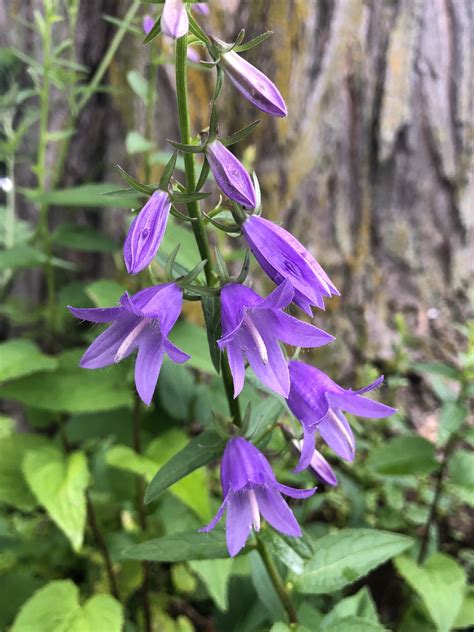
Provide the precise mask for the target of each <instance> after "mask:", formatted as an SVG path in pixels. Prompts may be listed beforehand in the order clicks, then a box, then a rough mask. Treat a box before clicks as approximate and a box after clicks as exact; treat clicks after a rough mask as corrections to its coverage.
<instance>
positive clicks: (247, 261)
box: [235, 250, 250, 283]
mask: <svg viewBox="0 0 474 632" xmlns="http://www.w3.org/2000/svg"><path fill="white" fill-rule="evenodd" d="M249 268H250V250H246V251H245V258H244V262H243V264H242V269H241V270H240V272H239V276H237V277H236V278H235V283H243V282H244V281H245V279H246V278H247V275H248V273H249Z"/></svg>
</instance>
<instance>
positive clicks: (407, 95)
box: [0, 0, 473, 372]
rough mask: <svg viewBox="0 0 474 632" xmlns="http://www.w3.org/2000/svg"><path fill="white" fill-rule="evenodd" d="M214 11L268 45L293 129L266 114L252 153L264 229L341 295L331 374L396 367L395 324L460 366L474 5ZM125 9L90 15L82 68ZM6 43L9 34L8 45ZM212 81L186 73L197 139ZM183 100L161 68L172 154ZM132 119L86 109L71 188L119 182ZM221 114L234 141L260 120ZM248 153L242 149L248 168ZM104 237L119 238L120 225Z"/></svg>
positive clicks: (114, 111) (135, 111)
mask: <svg viewBox="0 0 474 632" xmlns="http://www.w3.org/2000/svg"><path fill="white" fill-rule="evenodd" d="M38 4H39V0H28V2H24V3H22V9H21V11H22V12H23V14H25V13H31V10H32V7H33V6H37V5H38ZM210 5H211V9H212V11H211V17H210V18H209V19H208V22H207V26H208V27H209V28H211V29H212V31H213V32H215V33H220V34H222V35H223V36H224V37H226V38H227V39H228V40H229V41H231V40H232V38H233V37H234V36H235V35H236V34H237V32H238V31H239V29H240V27H241V26H242V25H244V26H247V36H248V37H251V36H254V35H256V34H258V33H260V32H262V31H264V30H267V29H270V30H273V31H274V36H273V38H271V39H270V40H268V41H267V42H265V43H264V44H263V45H262V46H261V47H259V48H257V49H254V50H252V51H250V52H248V53H245V54H244V55H245V57H246V58H247V59H248V60H249V61H251V62H254V63H255V64H256V65H258V66H259V67H260V68H261V69H262V70H263V71H265V72H267V73H268V75H269V76H270V77H272V78H274V80H275V82H276V83H277V85H278V86H279V87H280V89H281V91H282V93H283V95H284V97H285V99H286V101H287V103H288V109H289V117H288V118H287V119H284V120H274V119H270V118H269V117H267V116H266V115H261V116H260V117H259V118H261V119H262V124H261V125H260V126H259V128H258V129H257V132H256V134H255V135H254V136H253V137H252V139H251V140H250V141H248V143H249V144H250V143H253V144H254V147H253V149H254V152H255V165H256V166H257V165H258V175H259V178H260V182H261V186H262V189H263V194H264V205H265V213H266V215H267V216H270V217H272V218H273V219H275V220H281V221H283V222H284V224H285V225H286V226H287V227H288V228H289V229H290V230H292V231H293V232H294V233H295V234H296V235H297V236H298V237H299V238H301V239H302V241H303V242H304V243H305V244H306V245H307V246H309V247H310V248H311V249H312V250H313V252H314V253H315V254H316V256H317V257H318V259H319V260H320V262H321V263H322V265H323V266H324V267H325V268H326V269H327V271H328V272H329V273H330V275H331V276H332V277H333V279H334V280H335V282H336V285H337V286H338V287H339V289H340V291H341V294H342V298H341V299H340V300H335V299H333V300H331V301H329V302H328V317H323V318H322V319H319V320H320V321H321V322H324V325H325V326H326V327H327V328H328V329H329V328H330V325H329V324H328V318H329V320H332V319H334V323H333V327H332V329H333V330H335V331H336V334H337V336H338V339H339V342H338V343H337V345H338V346H337V345H336V347H335V348H336V350H338V353H336V354H335V356H334V357H335V363H336V364H337V365H338V366H339V367H340V366H341V363H342V365H343V366H345V367H346V372H350V371H351V367H352V365H353V360H357V361H361V360H366V359H368V360H371V361H374V362H376V363H377V362H379V363H380V365H381V366H383V367H386V366H387V365H389V364H390V362H392V360H393V358H394V354H395V352H394V347H395V346H396V345H397V344H398V343H399V338H400V334H399V332H398V331H397V328H396V327H395V324H394V322H395V320H396V318H397V314H399V313H400V314H403V315H404V317H405V318H406V321H407V326H408V329H409V331H410V332H411V333H414V334H416V336H417V337H418V338H419V339H420V340H421V341H422V352H423V354H424V355H425V356H426V355H428V356H430V355H434V356H444V357H446V356H448V357H451V356H454V355H455V352H456V351H457V348H456V345H457V336H456V333H455V329H454V328H453V326H452V324H453V322H454V321H456V322H463V321H464V320H465V318H466V316H467V312H468V285H469V275H470V273H472V255H471V257H470V256H469V255H470V252H469V245H471V246H472V234H473V214H472V207H471V199H472V198H471V197H470V195H472V182H473V178H472V151H471V150H472V119H471V118H470V116H471V111H472V108H471V106H472V102H471V95H472V69H471V66H470V64H471V56H470V53H471V50H472V40H471V33H472V26H473V24H472V23H473V16H472V4H471V3H470V2H469V0H367V1H364V0H317V1H316V0H314V1H313V0H290V1H288V0H252V1H250V0H219V1H218V0H211V2H210ZM128 6H129V2H128V1H125V0H122V2H121V3H110V2H108V1H107V0H90V1H88V2H83V3H82V9H81V16H80V35H79V44H80V45H79V48H78V55H79V61H80V62H81V63H85V64H86V65H89V66H90V67H94V65H95V64H97V63H98V60H99V59H100V56H101V54H102V53H103V51H104V50H105V47H106V45H107V42H108V41H109V40H110V37H111V31H112V30H113V27H110V25H105V26H104V24H105V23H103V22H102V21H101V20H100V17H99V16H100V15H101V14H102V13H109V14H110V13H114V14H115V13H116V14H117V15H122V14H123V13H124V12H125V10H126V9H127V7H128ZM146 6H147V7H148V9H147V10H149V11H153V10H154V9H153V8H151V9H150V6H151V5H146ZM15 7H16V8H17V5H16V4H15V3H14V2H12V0H10V1H9V0H0V15H2V12H3V15H5V16H6V15H7V14H8V13H11V12H12V11H13V10H14V9H15ZM17 35H18V31H17ZM8 38H9V34H8V33H5V34H4V36H3V40H5V39H6V40H7V41H9V39H8ZM10 43H11V42H10ZM24 44H25V45H28V42H24ZM16 45H18V46H20V47H21V45H22V44H21V41H18V40H17V41H16ZM147 55H148V53H147V51H146V50H144V49H142V48H141V46H140V44H139V42H138V41H137V40H136V38H135V39H134V38H133V37H128V38H127V40H126V44H125V46H123V47H122V49H121V51H120V53H119V55H118V57H117V60H116V61H115V62H114V64H113V65H112V68H111V70H110V72H109V73H108V76H107V82H108V85H111V86H112V87H114V88H117V87H122V88H123V86H124V85H126V84H125V78H124V77H125V73H126V71H127V70H128V69H129V68H131V67H136V66H137V64H138V66H141V67H144V66H145V65H146V63H147V59H148V57H147ZM208 76H209V75H208V73H202V72H201V73H199V72H196V71H191V89H192V90H193V96H195V98H196V101H195V102H196V103H197V106H196V109H195V112H194V124H195V130H196V131H198V130H199V129H200V128H201V127H203V126H204V125H206V120H207V115H208V101H209V96H210V89H211V86H210V83H211V82H210V81H209V79H208ZM173 89H174V87H173V80H172V77H170V76H169V75H168V74H167V70H166V68H165V67H163V68H162V69H161V71H160V74H159V77H158V80H157V90H158V94H159V108H160V109H159V115H158V117H157V119H156V137H157V138H158V139H159V141H160V142H161V143H163V144H164V141H165V139H166V138H167V137H168V138H169V137H175V136H176V133H175V129H176V121H175V120H174V118H173V116H174V115H173V110H172V108H171V106H170V104H171V103H172V100H173ZM134 106H137V104H136V103H134V101H133V100H132V97H131V95H130V93H129V94H128V96H127V95H126V92H124V91H122V92H121V94H120V95H119V96H115V97H114V96H110V95H99V96H97V97H96V98H95V100H94V102H93V103H91V104H89V106H88V108H87V110H86V111H85V112H84V113H83V115H82V116H81V118H80V121H79V130H78V132H77V134H76V136H75V139H74V141H73V143H72V144H71V148H70V153H69V156H68V160H67V165H66V171H65V173H66V175H65V177H64V182H63V183H67V184H68V185H72V184H75V183H81V182H84V181H85V180H87V179H90V178H92V179H94V178H95V179H99V178H102V177H103V176H104V174H107V176H108V177H110V173H111V171H112V170H111V168H110V166H111V165H112V163H115V162H117V161H122V157H123V156H124V153H125V152H124V147H123V141H124V135H125V130H126V129H130V128H138V129H140V128H143V111H142V110H141V109H140V107H134ZM220 106H221V109H222V114H221V121H220V122H221V128H222V130H223V131H224V132H226V131H233V130H235V129H238V128H239V127H241V126H242V125H243V124H244V123H247V122H249V121H251V120H253V119H255V118H257V116H258V113H256V111H255V110H254V109H253V108H252V107H251V106H250V105H248V104H247V103H246V102H245V101H244V100H243V98H241V97H240V95H239V94H238V93H236V92H235V90H234V89H233V87H232V86H226V87H225V90H224V93H223V95H222V96H221V99H220ZM251 149H252V148H251ZM237 151H238V150H237ZM252 155H253V152H252V150H247V152H246V156H247V158H248V157H249V156H252ZM52 159H54V156H53V157H52ZM107 165H109V166H108V167H107ZM135 171H136V172H137V170H135ZM108 228H109V229H111V230H114V231H117V230H118V231H119V232H120V230H121V229H117V228H116V222H114V225H113V226H111V223H110V221H109V222H108ZM471 253H472V250H471ZM331 354H334V350H333V349H332V350H331Z"/></svg>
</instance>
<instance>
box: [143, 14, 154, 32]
mask: <svg viewBox="0 0 474 632" xmlns="http://www.w3.org/2000/svg"><path fill="white" fill-rule="evenodd" d="M154 25H155V20H154V19H153V18H152V17H151V15H148V14H147V15H145V16H144V18H143V32H144V33H145V35H148V33H149V32H150V31H151V29H152V28H153V27H154Z"/></svg>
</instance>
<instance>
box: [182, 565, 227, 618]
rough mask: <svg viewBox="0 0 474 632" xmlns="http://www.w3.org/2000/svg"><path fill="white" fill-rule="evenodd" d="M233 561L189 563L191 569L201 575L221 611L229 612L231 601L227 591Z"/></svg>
mask: <svg viewBox="0 0 474 632" xmlns="http://www.w3.org/2000/svg"><path fill="white" fill-rule="evenodd" d="M233 563H234V561H233V559H232V558H229V559H223V560H194V561H191V562H189V566H190V567H191V569H192V570H193V571H194V572H195V573H196V574H197V575H199V577H200V578H201V579H202V581H203V582H204V584H205V585H206V588H207V590H208V592H209V594H210V596H211V597H212V600H213V601H214V603H215V604H216V606H217V607H218V608H219V609H220V610H224V611H225V610H227V609H228V607H229V599H228V595H227V589H228V585H229V578H230V575H231V573H232V567H233Z"/></svg>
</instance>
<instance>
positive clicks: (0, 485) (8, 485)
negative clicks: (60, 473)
mask: <svg viewBox="0 0 474 632" xmlns="http://www.w3.org/2000/svg"><path fill="white" fill-rule="evenodd" d="M48 443H49V442H48V440H47V439H45V438H44V437H39V436H37V435H33V434H14V435H11V436H10V437H5V438H3V439H1V440H0V503H5V504H7V505H11V506H13V507H17V508H18V509H22V510H24V511H28V510H31V509H33V508H34V507H36V505H37V503H36V499H35V497H34V496H33V494H32V493H31V491H30V490H29V488H28V485H27V484H26V481H25V479H24V476H23V472H22V469H21V464H22V462H23V459H24V457H25V455H26V453H27V452H28V451H29V450H34V449H36V448H39V447H44V446H47V445H48Z"/></svg>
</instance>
